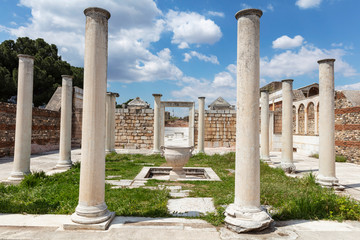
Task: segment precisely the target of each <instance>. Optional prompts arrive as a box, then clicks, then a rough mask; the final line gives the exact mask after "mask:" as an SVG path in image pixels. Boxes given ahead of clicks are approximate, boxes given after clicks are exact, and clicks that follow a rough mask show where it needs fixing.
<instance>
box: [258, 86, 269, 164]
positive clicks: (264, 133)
mask: <svg viewBox="0 0 360 240" xmlns="http://www.w3.org/2000/svg"><path fill="white" fill-rule="evenodd" d="M260 104H261V135H260V136H261V138H260V140H261V143H260V159H262V160H264V161H265V162H268V161H270V154H269V92H268V91H267V90H263V91H261V94H260Z"/></svg>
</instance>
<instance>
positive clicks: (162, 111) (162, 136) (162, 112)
mask: <svg viewBox="0 0 360 240" xmlns="http://www.w3.org/2000/svg"><path fill="white" fill-rule="evenodd" d="M160 105H161V106H160V128H161V129H160V146H164V145H165V105H164V104H163V103H161V104H160Z"/></svg>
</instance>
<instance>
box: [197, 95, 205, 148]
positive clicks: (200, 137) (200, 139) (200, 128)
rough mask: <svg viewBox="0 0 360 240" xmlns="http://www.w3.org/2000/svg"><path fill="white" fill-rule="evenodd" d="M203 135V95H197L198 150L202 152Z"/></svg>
mask: <svg viewBox="0 0 360 240" xmlns="http://www.w3.org/2000/svg"><path fill="white" fill-rule="evenodd" d="M204 137H205V97H199V112H198V152H199V153H204Z"/></svg>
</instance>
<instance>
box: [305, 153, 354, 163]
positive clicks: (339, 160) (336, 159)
mask: <svg viewBox="0 0 360 240" xmlns="http://www.w3.org/2000/svg"><path fill="white" fill-rule="evenodd" d="M310 157H313V158H319V154H317V153H315V154H312V155H310ZM346 161H347V158H346V157H345V156H342V155H336V156H335V162H346Z"/></svg>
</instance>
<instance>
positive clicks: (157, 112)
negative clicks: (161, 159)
mask: <svg viewBox="0 0 360 240" xmlns="http://www.w3.org/2000/svg"><path fill="white" fill-rule="evenodd" d="M153 96H154V149H153V153H160V152H161V151H160V145H161V140H160V137H161V126H160V124H161V123H160V120H161V116H160V115H161V109H160V108H161V96H162V95H161V94H153Z"/></svg>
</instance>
